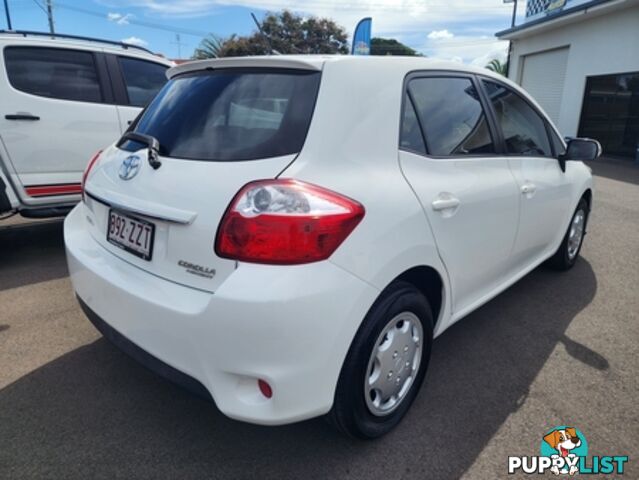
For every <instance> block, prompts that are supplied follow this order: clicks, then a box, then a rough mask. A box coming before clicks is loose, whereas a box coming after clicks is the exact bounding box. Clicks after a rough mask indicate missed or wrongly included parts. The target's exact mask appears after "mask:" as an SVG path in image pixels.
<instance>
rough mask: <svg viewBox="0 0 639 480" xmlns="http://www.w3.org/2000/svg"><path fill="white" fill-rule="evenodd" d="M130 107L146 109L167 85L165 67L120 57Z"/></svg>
mask: <svg viewBox="0 0 639 480" xmlns="http://www.w3.org/2000/svg"><path fill="white" fill-rule="evenodd" d="M118 60H119V62H120V68H121V69H122V75H123V76H124V84H125V86H126V92H127V95H128V96H129V105H132V106H134V107H144V106H146V105H148V103H149V102H150V101H151V100H153V97H155V95H156V94H157V93H158V92H159V91H160V90H161V89H162V87H163V86H164V84H165V83H166V69H167V68H168V67H167V66H165V65H161V64H159V63H154V62H147V61H145V60H138V59H135V58H130V57H118Z"/></svg>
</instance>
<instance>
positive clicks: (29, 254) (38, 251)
mask: <svg viewBox="0 0 639 480" xmlns="http://www.w3.org/2000/svg"><path fill="white" fill-rule="evenodd" d="M67 275H68V270H67V264H66V260H65V256H64V240H63V238H62V220H53V221H47V222H41V223H27V224H18V225H8V226H6V225H5V226H3V225H2V224H1V223H0V290H8V289H10V288H16V287H21V286H24V285H30V284H34V283H39V282H45V281H47V280H54V279H57V278H62V277H66V276H67Z"/></svg>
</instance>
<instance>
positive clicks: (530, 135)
mask: <svg viewBox="0 0 639 480" xmlns="http://www.w3.org/2000/svg"><path fill="white" fill-rule="evenodd" d="M482 83H483V85H484V88H485V89H486V93H487V95H488V98H489V99H490V102H491V103H492V105H493V109H494V111H495V115H496V117H497V123H498V125H499V126H501V130H502V132H503V134H504V141H505V143H506V153H508V154H510V155H523V156H532V157H539V156H542V157H551V156H552V149H551V147H550V142H549V140H548V132H547V130H546V122H545V121H544V119H543V118H541V116H540V115H539V114H538V113H537V112H536V111H535V110H534V109H533V108H532V107H531V106H530V105H529V104H528V102H526V101H525V100H524V99H523V98H521V97H520V96H519V95H518V94H517V93H515V92H514V91H513V90H511V89H510V88H508V87H506V86H505V85H502V84H500V83H496V82H492V81H490V80H483V79H482Z"/></svg>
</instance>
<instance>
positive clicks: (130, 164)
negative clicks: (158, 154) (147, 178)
mask: <svg viewBox="0 0 639 480" xmlns="http://www.w3.org/2000/svg"><path fill="white" fill-rule="evenodd" d="M141 164H142V159H141V158H140V157H138V156H137V155H129V156H128V157H126V158H125V159H124V160H123V161H122V165H120V170H119V172H118V174H119V175H120V178H121V179H122V180H131V179H132V178H133V177H135V176H136V175H137V174H138V171H139V170H140V165H141Z"/></svg>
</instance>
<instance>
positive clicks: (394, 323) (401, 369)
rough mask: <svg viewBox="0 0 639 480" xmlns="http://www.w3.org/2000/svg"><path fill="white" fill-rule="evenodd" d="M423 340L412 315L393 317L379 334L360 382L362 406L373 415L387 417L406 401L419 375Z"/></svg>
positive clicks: (417, 319)
mask: <svg viewBox="0 0 639 480" xmlns="http://www.w3.org/2000/svg"><path fill="white" fill-rule="evenodd" d="M423 336H424V333H423V328H422V323H421V322H420V320H419V318H418V317H417V315H415V314H414V313H412V312H402V313H400V314H399V315H397V316H395V317H394V318H393V319H392V320H391V321H390V322H388V324H387V325H386V326H385V327H384V329H383V330H382V332H381V333H380V335H379V337H378V338H377V341H376V342H375V345H374V346H373V352H372V353H371V357H370V359H369V361H368V369H367V370H366V379H365V380H364V397H365V398H366V405H367V406H368V409H369V410H370V412H371V413H372V414H373V415H377V416H384V415H388V414H390V413H391V412H393V411H394V410H395V409H396V408H397V407H398V406H399V405H400V404H401V402H402V401H403V400H404V398H406V394H407V393H408V391H409V390H410V387H411V386H412V384H413V381H414V380H415V376H416V375H417V372H418V371H419V363H420V360H421V358H422V348H423V346H422V344H423Z"/></svg>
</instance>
